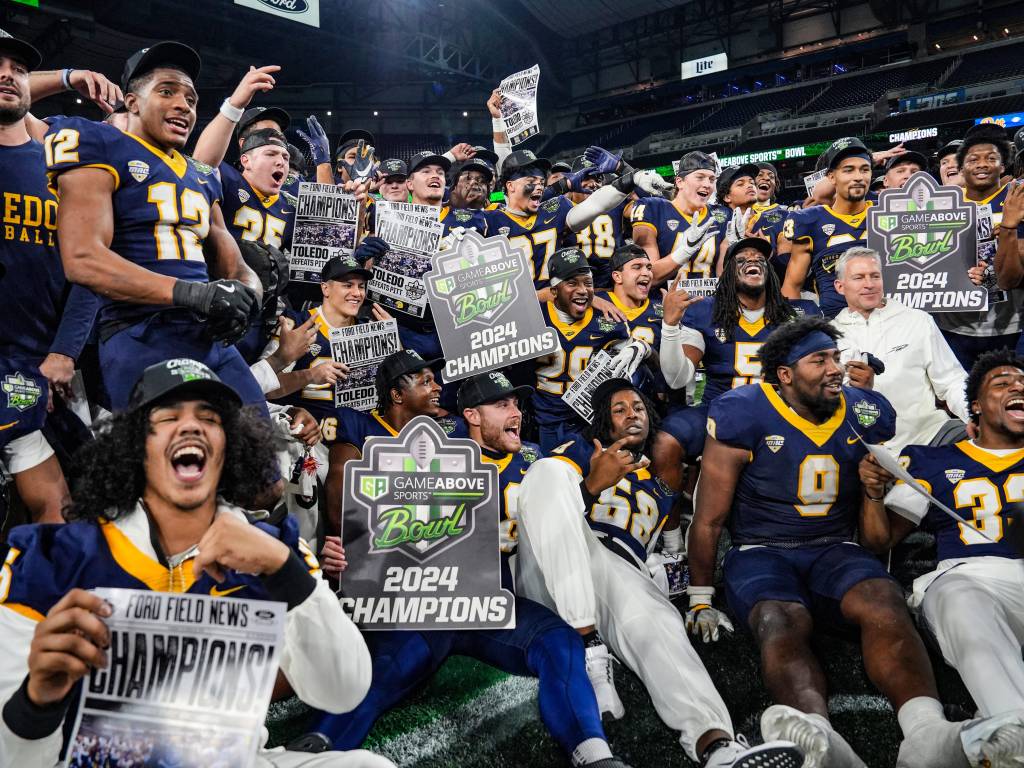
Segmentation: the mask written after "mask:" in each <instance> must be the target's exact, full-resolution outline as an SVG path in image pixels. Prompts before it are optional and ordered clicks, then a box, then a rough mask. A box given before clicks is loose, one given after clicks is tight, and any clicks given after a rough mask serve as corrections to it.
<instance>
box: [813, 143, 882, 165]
mask: <svg viewBox="0 0 1024 768" xmlns="http://www.w3.org/2000/svg"><path fill="white" fill-rule="evenodd" d="M857 155H863V156H864V157H866V158H867V159H868V162H869V163H870V162H871V150H870V149H868V148H867V147H866V146H865V145H864V142H863V141H861V140H860V139H858V138H856V137H854V136H844V137H843V138H841V139H836V140H835V141H833V142H832V145H831V146H830V147H829V148H828V149H826V150H825V152H824V154H822V156H821V161H820V162H821V167H822V168H825V169H827V170H829V171H831V170H833V169H835V167H836V166H838V165H839V163H841V162H842V161H843V160H845V159H846V158H848V157H856V156H857Z"/></svg>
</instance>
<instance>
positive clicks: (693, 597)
mask: <svg viewBox="0 0 1024 768" xmlns="http://www.w3.org/2000/svg"><path fill="white" fill-rule="evenodd" d="M687 592H688V594H689V596H690V610H688V611H687V612H686V631H687V632H689V633H690V634H691V635H693V636H695V637H696V636H697V635H698V634H699V635H700V636H701V639H702V640H703V641H704V642H705V643H715V642H718V633H719V631H720V630H724V631H726V632H730V633H731V632H733V631H734V630H733V626H732V622H731V621H729V617H728V616H726V615H725V614H724V613H722V611H720V610H718V609H717V608H712V607H711V598H712V597H714V596H715V588H714V587H694V586H691V587H689V588H688V589H687Z"/></svg>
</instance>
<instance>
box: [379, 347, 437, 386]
mask: <svg viewBox="0 0 1024 768" xmlns="http://www.w3.org/2000/svg"><path fill="white" fill-rule="evenodd" d="M442 365H444V358H441V357H439V358H437V359H436V360H424V359H423V358H422V357H421V356H420V353H419V352H417V351H415V350H412V349H400V350H398V351H397V352H392V353H391V354H390V355H388V356H387V357H385V358H384V360H383V362H381V364H380V365H379V366H378V367H377V375H376V381H377V389H378V391H380V389H381V388H382V387H389V386H391V384H393V383H394V382H395V381H396V380H397V379H398V378H399V377H401V376H404V375H405V374H407V373H415V372H416V371H422V370H423V369H424V368H440V367H441V366H442Z"/></svg>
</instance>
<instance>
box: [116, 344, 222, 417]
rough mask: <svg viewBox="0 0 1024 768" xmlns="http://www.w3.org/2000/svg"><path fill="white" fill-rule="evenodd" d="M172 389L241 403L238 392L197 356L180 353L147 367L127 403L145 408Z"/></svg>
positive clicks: (133, 408)
mask: <svg viewBox="0 0 1024 768" xmlns="http://www.w3.org/2000/svg"><path fill="white" fill-rule="evenodd" d="M171 393H174V394H178V395H186V394H192V395H197V396H199V397H202V396H204V395H206V396H216V397H225V398H227V399H228V400H229V401H231V402H232V403H234V404H235V405H241V404H242V398H241V397H239V395H238V393H237V392H236V391H235V390H234V389H232V388H231V387H230V386H228V385H227V384H225V383H224V382H223V381H221V380H220V379H219V378H218V377H217V374H215V373H214V372H213V371H211V370H210V369H209V368H208V367H206V366H205V365H203V364H202V363H200V362H199V361H198V360H191V359H189V358H187V357H179V358H176V359H174V360H165V361H164V362H162V363H156V364H155V365H151V366H149V367H148V368H146V370H144V371H143V372H142V376H141V377H140V378H139V380H138V382H136V384H135V387H134V388H133V389H132V394H131V398H129V400H128V407H129V408H130V409H132V410H136V409H139V408H144V407H146V406H147V405H151V404H152V403H155V402H156V401H157V400H161V399H163V398H164V397H166V396H167V395H169V394H171Z"/></svg>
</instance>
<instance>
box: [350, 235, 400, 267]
mask: <svg viewBox="0 0 1024 768" xmlns="http://www.w3.org/2000/svg"><path fill="white" fill-rule="evenodd" d="M390 248H391V246H390V245H388V244H387V243H386V242H384V241H383V240H381V239H380V238H379V237H374V236H373V235H370V236H368V237H364V238H363V242H361V243H360V244H359V246H358V247H357V248H356V249H355V251H353V252H352V257H353V258H354V259H355V260H356V261H358V262H359V263H360V264H365V263H366V262H367V261H369V260H370V259H375V260H376V259H379V258H382V257H383V256H384V255H385V254H386V253H387V252H388V250H389V249H390Z"/></svg>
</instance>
